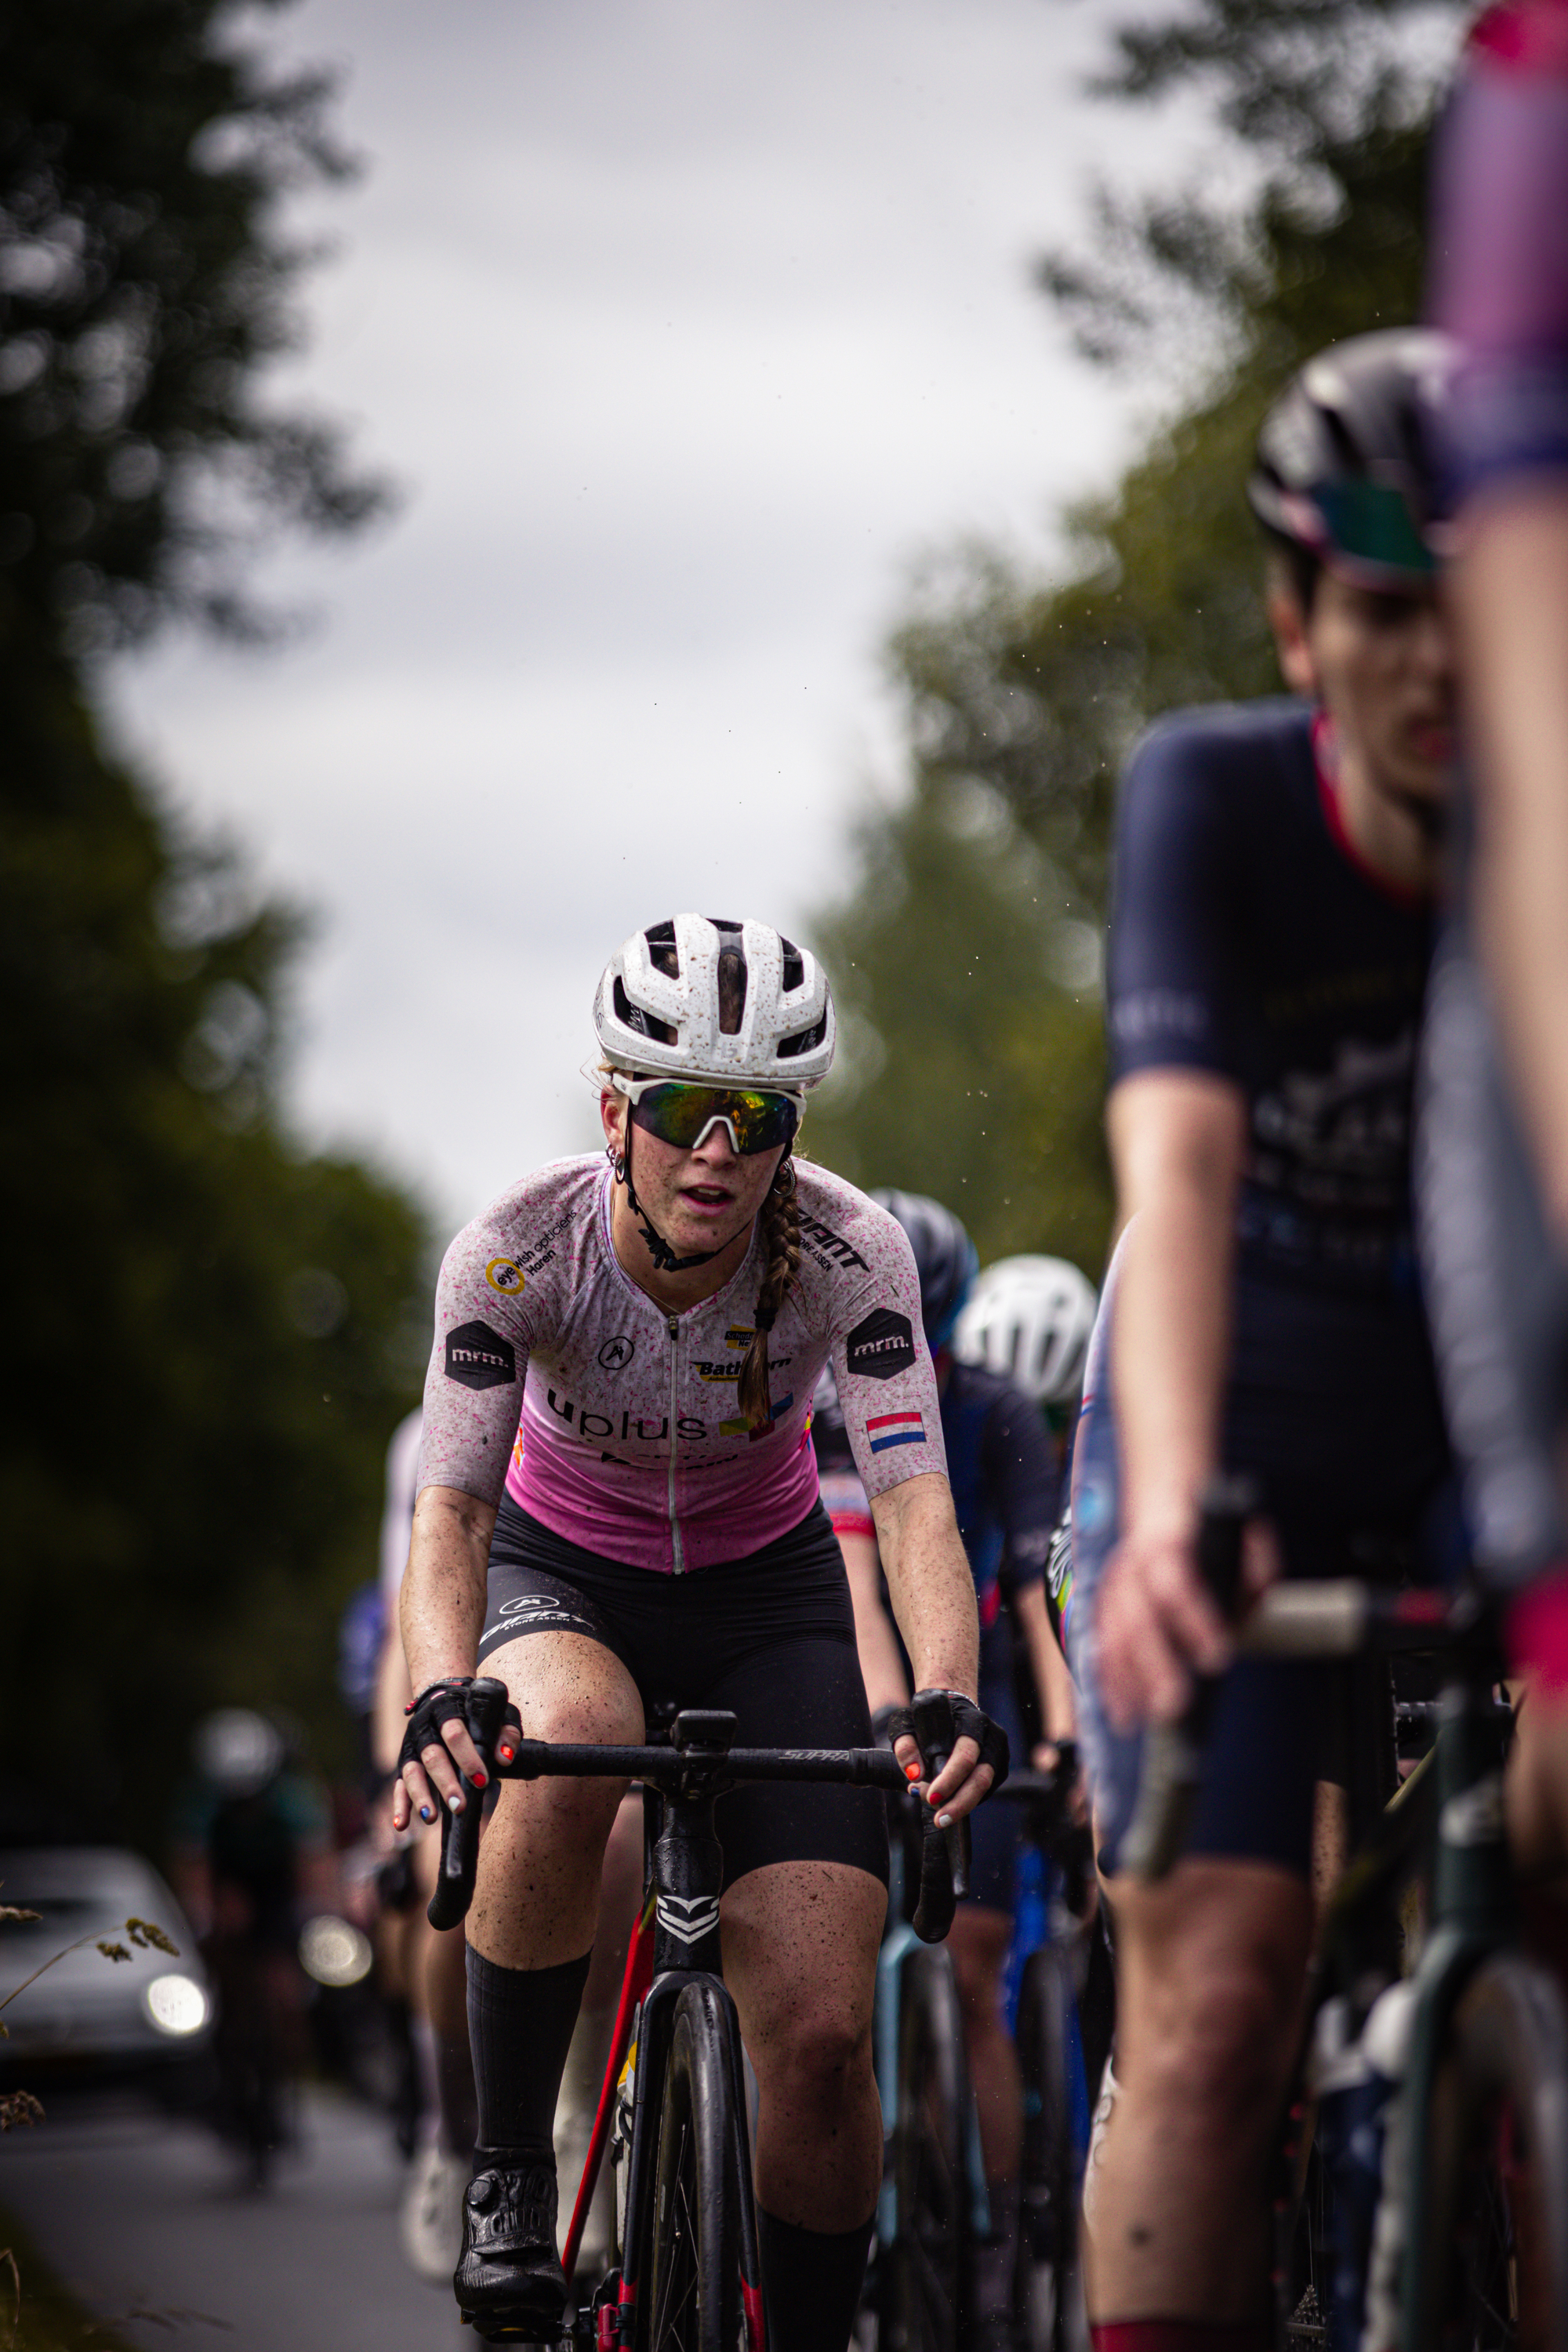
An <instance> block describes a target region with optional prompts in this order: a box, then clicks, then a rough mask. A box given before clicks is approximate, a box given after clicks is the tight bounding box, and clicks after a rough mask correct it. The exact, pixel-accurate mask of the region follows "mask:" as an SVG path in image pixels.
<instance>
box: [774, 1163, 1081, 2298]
mask: <svg viewBox="0 0 1568 2352" xmlns="http://www.w3.org/2000/svg"><path fill="white" fill-rule="evenodd" d="M871 1198H872V1199H873V1200H875V1201H878V1202H881V1203H882V1205H883V1206H885V1207H886V1208H888V1209H889V1210H890V1211H891V1212H892V1213H893V1215H894V1216H895V1217H897V1219H898V1221H899V1223H900V1224H901V1225H902V1227H903V1229H904V1231H905V1233H906V1234H908V1235H909V1238H910V1247H911V1248H912V1249H913V1251H914V1255H915V1265H916V1267H917V1269H918V1272H919V1275H920V1282H921V1320H922V1322H923V1324H924V1328H925V1337H926V1344H927V1346H928V1347H929V1348H930V1349H931V1358H932V1360H933V1362H934V1364H935V1366H936V1375H937V1388H938V1392H939V1394H940V1397H941V1401H942V1443H943V1445H944V1447H945V1449H946V1454H947V1474H948V1478H949V1481H950V1483H951V1485H952V1499H953V1508H954V1510H955V1511H956V1513H957V1517H958V1528H959V1533H960V1535H961V1536H962V1537H963V1546H964V1549H965V1551H966V1552H967V1554H968V1556H969V1565H970V1569H971V1571H972V1573H973V1578H974V1590H975V1599H976V1602H977V1604H978V1609H979V1615H980V1628H981V1631H980V1704H981V1706H983V1707H984V1709H985V1712H986V1713H987V1715H989V1716H990V1717H991V1718H992V1719H993V1721H994V1722H997V1723H1000V1724H1002V1725H1003V1726H1004V1727H1005V1730H1006V1732H1007V1737H1008V1742H1009V1745H1010V1747H1011V1748H1012V1751H1013V1753H1014V1755H1015V1756H1023V1755H1025V1754H1026V1752H1027V1746H1028V1743H1027V1741H1026V1738H1025V1734H1024V1727H1023V1724H1022V1722H1021V1720H1020V1717H1019V1710H1018V1706H1017V1701H1016V1693H1015V1687H1014V1676H1013V1643H1012V1635H1011V1629H1010V1625H1009V1622H1008V1613H1007V1612H1009V1611H1011V1612H1013V1614H1014V1615H1015V1616H1016V1620H1017V1622H1018V1623H1019V1626H1020V1629H1021V1631H1022V1633H1023V1634H1024V1638H1025V1642H1026V1646H1027V1650H1028V1654H1029V1661H1030V1665H1031V1668H1032V1670H1033V1673H1034V1675H1035V1679H1036V1683H1037V1690H1038V1696H1039V1712H1040V1715H1041V1717H1042V1718H1043V1719H1044V1720H1045V1722H1046V1724H1047V1728H1048V1730H1049V1731H1050V1732H1051V1733H1052V1734H1053V1735H1054V1736H1057V1737H1060V1738H1066V1737H1067V1735H1068V1732H1069V1731H1070V1729H1071V1727H1072V1717H1071V1704H1072V1702H1071V1684H1070V1681H1069V1678H1068V1673H1067V1667H1066V1664H1065V1662H1064V1660H1063V1658H1062V1656H1061V1654H1060V1652H1059V1650H1058V1648H1057V1645H1056V1643H1055V1641H1054V1639H1053V1638H1052V1634H1051V1631H1050V1624H1049V1619H1048V1616H1047V1610H1046V1603H1045V1591H1044V1585H1043V1581H1042V1580H1043V1576H1044V1571H1045V1563H1046V1555H1047V1549H1048V1548H1049V1544H1050V1539H1051V1532H1052V1529H1053V1528H1054V1526H1055V1522H1056V1517H1057V1511H1058V1498H1059V1495H1060V1488H1061V1475H1060V1460H1059V1455H1058V1453H1057V1452H1056V1450H1055V1449H1054V1448H1053V1445H1052V1443H1051V1440H1050V1438H1049V1436H1048V1434H1047V1430H1046V1427H1045V1424H1044V1423H1043V1422H1042V1420H1041V1418H1040V1415H1039V1413H1038V1412H1037V1410H1036V1407H1035V1404H1034V1402H1033V1400H1032V1399H1031V1398H1030V1397H1028V1396H1026V1394H1025V1393H1024V1391H1022V1390H1021V1389H1020V1388H1018V1387H1017V1386H1016V1385H1015V1383H1014V1382H1013V1381H1009V1380H1004V1379H1002V1378H1000V1377H999V1376H998V1375H997V1374H995V1373H994V1372H991V1371H988V1370H985V1369H984V1366H980V1365H975V1364H973V1363H962V1362H960V1361H958V1360H956V1359H955V1358H954V1356H953V1354H952V1338H953V1331H954V1327H955V1325H956V1323H957V1321H958V1318H959V1315H960V1312H961V1310H962V1308H963V1305H964V1302H965V1299H966V1297H967V1296H968V1293H969V1289H970V1284H971V1281H972V1278H973V1269H974V1263H975V1259H974V1249H973V1244H972V1243H971V1241H970V1239H969V1236H968V1234H966V1233H965V1231H964V1229H963V1225H962V1224H961V1223H960V1222H959V1220H958V1219H957V1218H956V1217H955V1216H953V1215H952V1212H951V1211H950V1210H947V1209H944V1208H943V1207H942V1205H941V1203H940V1202H936V1201H931V1200H928V1199H926V1198H924V1197H923V1196H922V1195H921V1194H918V1193H910V1192H895V1191H885V1192H884V1191H879V1192H873V1193H872V1195H871ZM812 1442H813V1444H814V1445H815V1447H816V1459H817V1466H818V1472H819V1475H820V1478H821V1486H822V1497H823V1501H824V1503H825V1505H826V1508H827V1513H828V1517H830V1518H831V1520H832V1521H833V1526H834V1531H835V1533H836V1534H837V1537H838V1539H839V1544H840V1548H841V1549H842V1550H843V1552H844V1556H845V1563H846V1567H847V1570H848V1575H849V1584H850V1591H851V1593H852V1594H853V1596H854V1600H855V1611H856V1631H857V1636H858V1647H859V1652H860V1661H861V1671H862V1673H863V1675H864V1676H865V1679H866V1687H867V1696H868V1700H869V1702H870V1705H871V1706H872V1709H873V1711H876V1710H879V1709H880V1708H882V1707H884V1706H901V1705H903V1704H905V1703H906V1702H907V1700H908V1697H909V1689H910V1685H909V1682H908V1678H907V1667H906V1664H905V1661H904V1658H903V1655H902V1654H901V1651H900V1646H899V1643H898V1638H897V1635H896V1634H895V1633H894V1631H893V1627H892V1625H891V1623H890V1622H889V1618H888V1616H887V1612H886V1610H885V1608H884V1606H883V1602H882V1599H881V1579H880V1575H879V1563H878V1555H877V1544H876V1530H875V1528H874V1527H873V1525H872V1522H871V1518H870V1514H869V1511H868V1507H867V1503H866V1496H865V1492H864V1490H863V1488H862V1486H861V1485H860V1480H859V1476H858V1472H857V1470H856V1466H855V1462H854V1458H853V1455H852V1454H851V1452H850V1447H849V1440H848V1434H847V1431H846V1428H845V1424H844V1415H843V1412H842V1409H841V1408H840V1405H839V1402H838V1399H837V1392H836V1391H835V1389H834V1387H833V1383H832V1378H831V1375H830V1374H828V1375H825V1376H824V1379H823V1381H821V1382H820V1383H819V1385H818V1389H817V1393H816V1401H815V1404H814V1408H813V1419H812ZM972 1834H973V1864H972V1869H971V1880H970V1893H969V1895H968V1897H967V1899H966V1900H965V1901H964V1902H963V1903H961V1904H960V1906H959V1909H958V1914H957V1916H956V1917H955V1919H954V1921H953V1924H952V1930H951V1932H950V1934H949V1936H948V1939H947V1940H948V1949H949V1951H950V1952H951V1953H952V1964H953V1973H954V1976H955V1978H956V1979H957V1985H958V1993H959V2000H960V2003H961V2006H962V2009H963V2026H964V2044H965V2050H966V2053H967V2055H968V2059H969V2071H970V2079H971V2081H972V2083H973V2087H974V2094H975V2104H976V2107H977V2109H978V2112H979V2117H980V2138H981V2150H982V2154H983V2156H984V2163H985V2172H986V2178H987V2181H988V2183H989V2187H990V2199H991V2210H992V2217H993V2222H994V2226H995V2231H996V2243H995V2245H994V2246H993V2247H991V2248H988V2249H987V2250H986V2251H985V2252H984V2255H983V2258H982V2263H983V2275H982V2276H981V2277H980V2279H979V2280H978V2282H977V2287H978V2306H977V2307H978V2309H979V2311H980V2313H981V2315H982V2317H983V2318H985V2319H987V2320H989V2321H990V2322H992V2323H993V2324H994V2326H995V2327H996V2328H997V2329H998V2330H1004V2329H1005V2326H1006V2323H1007V2316H1008V2312H1009V2306H1010V2297H1011V2285H1012V2271H1013V2252H1014V2244H1013V2236H1012V2231H1013V2225H1014V2222H1015V2221H1016V2204H1017V2193H1016V2191H1017V2179H1018V2166H1019V2159H1020V2152H1021V2145H1022V2135H1023V2124H1024V2114H1023V2095H1022V2089H1021V2085H1020V2079H1019V2074H1018V2061H1017V2055H1016V2051H1015V2050H1014V2047H1013V2043H1012V2040H1011V2038H1010V2036H1009V2035H1008V2032H1007V2030H1006V2026H1005V2021H1004V2017H1003V1999H1002V1974H1003V1969H1004V1968H1005V1963H1006V1958H1007V1949H1008V1943H1009V1939H1010V1937H1011V1931H1012V1924H1013V1904H1014V1891H1015V1890H1014V1868H1015V1860H1016V1853H1017V1846H1018V1824H1017V1820H1016V1815H1015V1814H1014V1813H1013V1812H1012V1811H1011V1810H1010V1809H1009V1808H1006V1807H1003V1806H1000V1805H990V1806H985V1807H983V1808H982V1810H981V1811H979V1812H978V1813H977V1814H976V1815H975V1816H974V1820H973V1833H972Z"/></svg>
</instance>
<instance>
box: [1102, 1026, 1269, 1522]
mask: <svg viewBox="0 0 1568 2352" xmlns="http://www.w3.org/2000/svg"><path fill="white" fill-rule="evenodd" d="M1162 1080H1165V1081H1168V1083H1166V1084H1162V1083H1161V1081H1162ZM1245 1121H1246V1111H1245V1104H1244V1101H1243V1097H1242V1096H1241V1094H1240V1091H1239V1089H1237V1088H1236V1087H1231V1086H1229V1085H1228V1084H1226V1082H1224V1081H1222V1080H1218V1079H1206V1078H1204V1077H1202V1076H1198V1075H1197V1074H1192V1073H1185V1072H1183V1073H1176V1072H1170V1073H1147V1074H1144V1075H1143V1076H1140V1077H1137V1078H1134V1079H1131V1080H1129V1081H1127V1082H1126V1083H1125V1084H1124V1086H1122V1087H1119V1088H1118V1089H1117V1091H1116V1093H1115V1094H1114V1095H1113V1096H1112V1097H1111V1101H1110V1113H1109V1117H1108V1121H1107V1125H1108V1129H1109V1133H1110V1144H1111V1154H1112V1159H1113V1160H1114V1163H1115V1167H1116V1175H1117V1188H1118V1196H1119V1199H1120V1201H1121V1205H1122V1207H1123V1209H1124V1211H1125V1212H1126V1213H1128V1216H1129V1220H1130V1223H1131V1232H1130V1233H1129V1234H1128V1237H1127V1244H1126V1250H1127V1255H1126V1258H1125V1261H1124V1265H1123V1270H1122V1274H1121V1281H1120V1286H1119V1288H1118V1292H1117V1298H1116V1331H1115V1340H1114V1346H1113V1349H1112V1364H1113V1378H1114V1385H1115V1393H1116V1412H1117V1426H1118V1431H1119V1433H1120V1438H1121V1457H1122V1473H1123V1480H1124V1492H1125V1507H1124V1515H1123V1524H1124V1528H1135V1527H1139V1526H1152V1527H1156V1528H1158V1527H1165V1526H1169V1525H1173V1524H1176V1523H1179V1522H1181V1521H1183V1520H1184V1519H1185V1518H1187V1517H1190V1516H1191V1514H1192V1513H1193V1511H1194V1505H1195V1498H1196V1495H1197V1492H1198V1489H1199V1487H1200V1486H1202V1484H1203V1482H1204V1480H1205V1478H1206V1477H1207V1476H1208V1475H1209V1474H1210V1473H1211V1472H1212V1471H1213V1470H1214V1469H1215V1465H1216V1464H1217V1462H1218V1458H1219V1441H1220V1412H1221V1403H1222V1399H1223V1395H1224V1388H1225V1374H1226V1363H1227V1360H1228V1358H1229V1352H1230V1296H1231V1281H1232V1271H1233V1265H1234V1260H1235V1223H1236V1193H1237V1183H1238V1181H1239V1178H1240V1173H1241V1165H1242V1158H1243V1152H1244V1149H1245V1141H1246V1124H1245Z"/></svg>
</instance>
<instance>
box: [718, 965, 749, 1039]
mask: <svg viewBox="0 0 1568 2352" xmlns="http://www.w3.org/2000/svg"><path fill="white" fill-rule="evenodd" d="M745 1010H746V959H745V957H744V956H743V955H742V953H741V950H740V949H739V948H721V949H720V950H719V1034H720V1035H721V1036H723V1037H737V1036H739V1034H740V1032H741V1018H742V1014H743V1013H744V1012H745Z"/></svg>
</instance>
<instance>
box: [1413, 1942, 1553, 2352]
mask: <svg viewBox="0 0 1568 2352" xmlns="http://www.w3.org/2000/svg"><path fill="white" fill-rule="evenodd" d="M1427 2144H1428V2148H1429V2158H1428V2165H1429V2169H1428V2174H1427V2195H1426V2211H1425V2213H1424V2214H1422V2215H1420V2216H1417V2217H1413V2218H1415V2219H1416V2220H1417V2221H1418V2225H1419V2228H1420V2231H1421V2235H1420V2239H1419V2242H1420V2243H1421V2244H1422V2245H1423V2246H1424V2247H1426V2249H1427V2250H1428V2252H1429V2260H1428V2261H1427V2263H1426V2265H1425V2274H1424V2276H1423V2277H1422V2278H1420V2279H1419V2280H1418V2281H1417V2282H1416V2283H1415V2296H1416V2306H1415V2310H1414V2311H1413V2312H1412V2314H1411V2315H1410V2317H1411V2326H1410V2334H1409V2340H1410V2341H1411V2342H1412V2343H1414V2344H1417V2345H1419V2346H1421V2347H1423V2352H1568V2019H1565V2017H1564V2011H1563V1996H1562V1993H1561V1991H1560V1990H1559V1989H1558V1986H1557V1984H1556V1982H1555V1980H1554V1979H1552V1977H1550V1976H1548V1975H1547V1974H1546V1972H1545V1971H1544V1970H1543V1969H1539V1968H1537V1967H1536V1966H1535V1965H1534V1964H1533V1963H1532V1962H1531V1961H1530V1960H1527V1959H1525V1958H1522V1957H1521V1956H1520V1955H1519V1954H1517V1953H1503V1954H1500V1955H1499V1956H1498V1957H1496V1958H1492V1959H1490V1960H1487V1961H1485V1962H1483V1963H1482V1965H1481V1966H1480V1968H1479V1969H1477V1971H1476V1974H1475V1976H1474V1977H1473V1978H1472V1979H1471V1980H1470V1982H1469V1984H1468V1986H1467V1988H1466V1990H1465V1991H1464V1993H1463V1994H1462V1995H1461V1996H1460V1999H1459V2000H1458V2004H1457V2006H1456V2008H1455V2011H1454V2014H1453V2017H1452V2019H1451V2020H1450V2021H1449V2024H1448V2028H1447V2032H1446V2033H1445V2035H1444V2037H1443V2043H1442V2050H1441V2054H1440V2057H1439V2060H1438V2064H1437V2071H1436V2078H1435V2080H1434V2084H1433V2090H1432V2105H1431V2110H1430V2128H1429V2131H1428V2135H1427Z"/></svg>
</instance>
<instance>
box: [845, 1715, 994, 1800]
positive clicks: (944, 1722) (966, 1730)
mask: <svg viewBox="0 0 1568 2352" xmlns="http://www.w3.org/2000/svg"><path fill="white" fill-rule="evenodd" d="M917 1717H918V1718H919V1720H918V1721H917ZM874 1727H875V1728H876V1729H878V1730H879V1731H880V1732H881V1733H882V1736H883V1737H884V1738H886V1740H887V1742H888V1744H889V1747H893V1746H895V1745H896V1744H897V1742H898V1741H899V1740H900V1739H901V1738H903V1736H904V1734H905V1732H906V1731H907V1732H908V1733H909V1734H910V1738H912V1739H913V1740H914V1741H915V1742H916V1744H917V1746H918V1747H919V1748H920V1749H921V1755H922V1757H923V1756H924V1754H925V1751H926V1748H927V1746H928V1745H930V1746H931V1747H933V1748H936V1749H937V1750H938V1751H939V1752H940V1754H941V1756H942V1762H943V1763H945V1762H946V1760H947V1759H948V1757H950V1756H951V1755H952V1751H953V1749H954V1748H956V1747H957V1745H958V1743H959V1741H960V1740H961V1739H973V1742H974V1744H975V1746H976V1747H977V1748H979V1750H980V1761H981V1763H982V1764H989V1765H990V1767H991V1769H992V1772H993V1773H994V1776H995V1777H994V1780H993V1781H992V1783H991V1787H992V1790H996V1789H999V1788H1000V1787H1001V1786H1002V1783H1003V1781H1004V1780H1005V1779H1006V1778H1007V1773H1008V1769H1009V1768H1010V1766H1011V1764H1012V1756H1011V1754H1010V1752H1009V1749H1008V1746H1007V1735H1006V1733H1005V1731H1004V1730H1003V1728H1002V1727H1001V1725H1000V1724H999V1723H993V1722H992V1720H991V1717H989V1716H988V1715H987V1714H986V1713H985V1711H984V1708H983V1707H978V1706H975V1704H974V1701H973V1699H972V1698H965V1697H964V1696H963V1692H962V1691H953V1690H922V1691H916V1693H915V1695H914V1696H913V1698H912V1699H911V1700H910V1704H909V1706H882V1707H879V1708H878V1710H877V1714H876V1718H875V1725H874ZM922 1729H923V1731H924V1733H925V1737H924V1738H923V1739H922V1738H921V1731H922ZM939 1769H940V1768H939Z"/></svg>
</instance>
